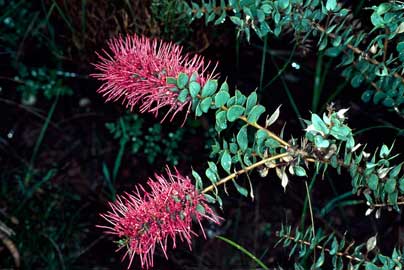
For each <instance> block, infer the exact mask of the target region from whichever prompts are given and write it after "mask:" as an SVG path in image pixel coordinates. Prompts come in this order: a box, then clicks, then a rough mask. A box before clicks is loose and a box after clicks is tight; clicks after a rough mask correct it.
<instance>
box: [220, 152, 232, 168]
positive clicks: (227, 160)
mask: <svg viewBox="0 0 404 270" xmlns="http://www.w3.org/2000/svg"><path fill="white" fill-rule="evenodd" d="M220 164H221V165H222V168H223V169H224V170H225V171H226V172H227V173H230V169H231V155H230V154H229V152H228V151H224V153H223V155H222V158H221V159H220Z"/></svg>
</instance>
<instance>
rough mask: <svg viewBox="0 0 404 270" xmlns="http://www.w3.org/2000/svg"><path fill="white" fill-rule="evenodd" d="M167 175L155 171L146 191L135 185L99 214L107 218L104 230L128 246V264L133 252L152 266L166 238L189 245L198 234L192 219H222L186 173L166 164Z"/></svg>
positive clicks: (198, 220)
mask: <svg viewBox="0 0 404 270" xmlns="http://www.w3.org/2000/svg"><path fill="white" fill-rule="evenodd" d="M166 173H167V177H166V176H163V175H158V174H155V179H154V180H153V179H149V180H148V182H147V186H148V189H147V190H148V191H144V193H143V195H141V194H140V192H139V190H144V189H143V188H142V187H141V186H137V187H136V189H135V190H136V192H134V193H133V194H125V195H124V196H120V197H118V198H117V200H116V201H115V202H114V203H110V207H111V210H110V211H108V212H107V213H105V214H102V215H101V216H102V217H103V218H104V219H105V220H106V221H107V222H108V225H107V226H104V225H102V226H101V225H100V226H98V227H100V228H103V229H105V230H106V231H105V233H108V234H114V235H117V236H118V237H119V238H120V241H118V243H119V244H120V247H119V248H118V250H120V249H122V248H123V247H126V248H127V251H126V253H125V255H124V256H123V259H124V258H126V257H128V258H129V266H128V269H129V268H130V266H131V264H132V262H133V259H134V257H135V255H138V256H139V257H140V263H141V266H142V268H145V269H147V268H150V267H152V266H153V254H154V252H155V249H156V246H159V247H160V248H161V250H162V251H163V253H164V256H165V257H166V258H167V245H168V239H169V238H170V239H171V241H172V246H173V248H175V247H176V237H178V239H180V240H181V242H186V243H188V246H189V248H190V249H191V241H192V237H194V236H197V234H196V232H194V231H193V230H192V229H191V226H192V220H195V221H196V222H197V223H198V224H199V226H200V227H201V230H202V233H203V236H204V237H205V238H206V236H205V232H204V229H203V227H202V223H201V222H202V221H203V220H209V221H211V222H213V223H216V224H219V223H220V222H221V220H222V218H221V217H219V216H217V215H216V214H215V212H214V211H213V210H212V209H211V208H210V207H209V206H208V204H207V201H206V198H205V196H204V194H201V193H199V192H198V191H197V190H196V188H195V186H194V185H193V184H192V183H191V180H190V179H189V178H188V177H185V176H182V175H181V174H180V173H179V172H178V171H177V169H175V172H174V173H172V172H171V171H170V169H169V168H168V167H167V168H166Z"/></svg>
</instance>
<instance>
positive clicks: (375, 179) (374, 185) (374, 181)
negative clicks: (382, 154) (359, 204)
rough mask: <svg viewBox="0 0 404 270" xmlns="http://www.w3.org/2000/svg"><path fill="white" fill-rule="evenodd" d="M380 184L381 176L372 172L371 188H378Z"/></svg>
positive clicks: (369, 180)
mask: <svg viewBox="0 0 404 270" xmlns="http://www.w3.org/2000/svg"><path fill="white" fill-rule="evenodd" d="M378 185H379V177H377V175H376V174H374V173H372V174H371V175H370V176H369V179H368V186H369V188H370V189H371V190H376V189H377V186H378Z"/></svg>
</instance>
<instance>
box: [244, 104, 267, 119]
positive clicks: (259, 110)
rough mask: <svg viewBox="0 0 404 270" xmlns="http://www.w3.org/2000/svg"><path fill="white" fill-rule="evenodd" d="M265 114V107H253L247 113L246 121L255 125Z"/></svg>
mask: <svg viewBox="0 0 404 270" xmlns="http://www.w3.org/2000/svg"><path fill="white" fill-rule="evenodd" d="M264 112H265V107H264V106H262V105H255V106H254V107H253V108H252V109H251V111H250V112H249V113H248V116H247V120H248V122H251V123H256V122H257V121H258V119H259V117H260V116H261V114H263V113H264Z"/></svg>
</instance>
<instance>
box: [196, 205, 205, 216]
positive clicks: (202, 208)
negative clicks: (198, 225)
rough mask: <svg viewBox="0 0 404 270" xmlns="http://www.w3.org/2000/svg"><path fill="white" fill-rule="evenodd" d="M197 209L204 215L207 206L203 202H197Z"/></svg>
mask: <svg viewBox="0 0 404 270" xmlns="http://www.w3.org/2000/svg"><path fill="white" fill-rule="evenodd" d="M196 211H198V212H199V213H201V214H202V215H204V214H205V207H203V206H202V205H201V204H199V203H198V204H197V205H196Z"/></svg>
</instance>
